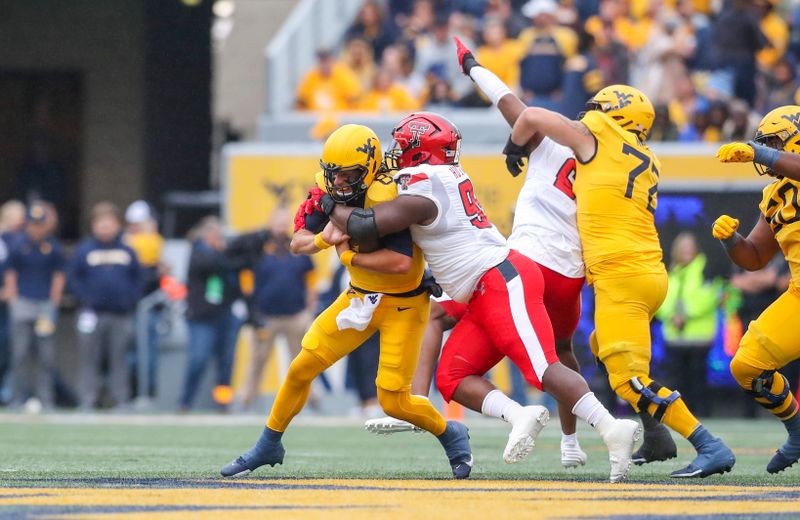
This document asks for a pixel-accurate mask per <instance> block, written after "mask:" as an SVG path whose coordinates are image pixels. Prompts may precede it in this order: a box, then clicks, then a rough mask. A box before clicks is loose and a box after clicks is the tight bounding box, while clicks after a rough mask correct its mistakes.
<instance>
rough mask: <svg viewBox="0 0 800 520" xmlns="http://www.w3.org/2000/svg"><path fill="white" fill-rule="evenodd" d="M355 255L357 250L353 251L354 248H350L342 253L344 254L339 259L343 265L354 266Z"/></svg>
mask: <svg viewBox="0 0 800 520" xmlns="http://www.w3.org/2000/svg"><path fill="white" fill-rule="evenodd" d="M355 256H356V252H355V251H353V250H352V249H348V250H347V251H345V252H344V253H342V256H340V257H339V261H340V262H341V263H342V265H346V266H347V267H353V257H355Z"/></svg>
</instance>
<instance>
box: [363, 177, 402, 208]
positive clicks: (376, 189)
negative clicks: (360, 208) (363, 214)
mask: <svg viewBox="0 0 800 520" xmlns="http://www.w3.org/2000/svg"><path fill="white" fill-rule="evenodd" d="M384 182H385V181H383V180H381V181H379V180H377V179H376V180H375V181H374V182H373V183H372V184H370V186H369V189H367V201H366V204H365V207H369V206H371V205H374V204H379V203H381V202H386V201H389V200H394V199H396V198H397V185H396V184H395V183H393V182H391V181H390V182H388V183H384Z"/></svg>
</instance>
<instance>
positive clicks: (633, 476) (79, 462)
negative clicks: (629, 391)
mask: <svg viewBox="0 0 800 520" xmlns="http://www.w3.org/2000/svg"><path fill="white" fill-rule="evenodd" d="M257 421H258V419H255V418H254V419H244V420H243V419H242V418H237V417H233V418H229V417H226V416H216V417H208V416H202V417H201V416H188V417H178V418H171V417H166V416H160V417H159V416H156V417H153V418H149V419H148V418H140V417H135V416H132V417H112V416H106V417H103V416H100V417H99V418H96V417H84V418H82V417H81V416H76V415H75V416H71V415H63V416H55V417H26V416H10V415H0V453H2V458H1V459H0V460H1V461H2V462H1V463H0V481H2V484H0V491H1V492H3V493H5V495H6V499H5V500H4V499H3V494H0V516H2V515H3V514H7V515H12V516H14V515H23V516H24V515H25V514H27V513H29V512H31V513H36V512H37V511H38V512H39V513H42V512H44V513H47V514H51V513H56V514H59V512H61V513H64V512H70V511H73V509H70V507H77V506H75V505H74V504H73V505H72V506H69V507H68V506H67V505H65V506H64V507H65V508H66V509H58V507H56V508H55V509H52V507H55V506H53V505H52V504H50V503H49V502H48V504H50V505H48V506H47V507H51V509H47V508H45V509H43V510H40V509H36V508H35V507H34V506H36V504H35V503H34V504H30V503H28V502H26V499H24V498H19V496H18V494H15V491H14V490H19V489H22V488H26V489H27V488H74V487H81V488H103V489H105V490H107V489H108V488H111V489H124V490H126V492H128V491H129V490H130V489H131V488H134V489H139V490H148V489H161V488H170V489H181V488H187V487H188V488H192V491H193V492H194V493H199V494H201V495H202V494H203V493H205V491H204V490H207V489H214V488H219V487H220V486H223V487H224V486H227V485H230V482H229V481H222V479H220V478H218V470H219V468H220V467H221V466H222V465H224V464H225V463H226V462H228V461H229V460H231V459H233V458H235V457H236V456H237V455H238V454H239V453H241V452H242V451H243V450H245V449H247V448H249V447H250V446H251V445H252V443H253V442H254V441H255V440H256V438H257V436H258V434H259V433H260V429H261V425H260V424H259V423H258V422H257ZM467 424H468V425H470V426H471V430H470V432H471V442H472V447H473V450H474V456H475V468H474V470H473V473H472V480H474V481H476V482H477V484H476V483H471V484H465V485H466V486H476V485H477V486H479V487H480V486H486V485H487V481H491V480H502V481H514V482H513V483H512V482H508V486H509V489H516V488H515V487H514V486H522V487H523V488H524V489H522V488H520V492H530V491H531V489H532V488H531V486H539V485H545V484H546V485H547V486H550V485H552V482H551V481H555V482H556V483H560V484H558V485H560V486H567V487H568V486H569V485H570V482H575V483H581V486H582V485H583V484H582V483H592V485H598V486H600V488H599V489H600V490H601V491H599V492H600V493H601V495H602V493H613V492H615V489H614V486H611V485H610V484H608V483H606V479H607V476H608V461H607V458H606V457H607V454H606V452H605V448H604V446H603V445H602V443H601V442H599V440H598V438H597V437H596V436H595V435H594V433H593V432H592V431H591V430H590V429H588V428H580V429H579V437H580V440H581V444H582V446H583V448H584V450H585V451H586V452H587V453H588V454H589V463H588V464H587V466H586V467H584V468H581V469H577V470H564V469H562V468H561V466H560V462H559V460H560V459H559V448H558V442H559V435H560V432H559V428H558V422H557V421H551V423H550V424H549V425H548V427H547V428H546V429H545V430H544V431H543V433H542V435H541V437H540V438H539V441H538V442H537V446H536V448H535V450H534V452H533V453H532V454H531V456H529V457H528V459H526V460H524V461H522V462H520V463H518V464H516V465H507V464H505V463H504V462H503V461H502V458H501V454H502V450H503V447H504V445H505V438H506V435H507V433H508V429H507V427H506V426H505V425H504V424H502V423H499V422H491V421H487V420H472V421H470V420H467ZM706 426H707V427H709V428H710V429H711V430H712V432H714V433H715V434H716V435H720V436H722V437H723V438H724V439H725V440H726V441H727V442H728V443H729V444H730V445H731V447H732V448H733V449H734V451H735V452H736V456H737V459H738V461H737V464H736V467H735V468H734V470H733V472H732V473H729V474H726V475H725V476H715V477H710V478H707V479H704V480H700V481H697V484H701V485H703V486H706V487H707V488H708V489H711V488H712V487H715V486H708V485H710V484H715V485H720V484H722V485H726V486H725V489H727V490H731V489H738V488H742V489H744V486H766V485H769V486H782V487H786V486H791V487H793V486H797V485H798V484H800V466H797V467H794V468H790V469H789V470H787V471H785V472H784V473H782V474H780V475H778V476H771V475H768V474H767V473H766V471H765V470H764V467H765V465H766V463H767V461H768V460H769V458H770V456H771V454H772V452H773V451H774V449H775V448H776V447H777V446H778V445H779V444H780V443H781V442H783V438H784V432H783V429H782V428H781V426H780V425H779V424H778V423H777V421H772V420H761V421H741V420H714V421H707V422H706ZM284 444H285V446H286V450H287V454H286V459H285V462H284V465H283V466H280V467H277V468H276V469H273V468H262V469H260V470H258V471H257V472H255V473H254V474H253V475H251V476H250V479H249V480H248V482H250V483H251V484H249V485H255V486H256V487H257V488H258V489H263V486H262V487H258V486H259V485H261V484H259V481H262V480H263V481H264V482H263V485H269V486H276V485H277V486H279V487H280V483H278V484H275V483H274V482H273V481H272V479H364V480H366V481H370V482H372V483H375V485H384V484H381V482H383V481H386V480H389V479H392V480H395V479H405V480H404V482H406V481H408V480H415V479H436V480H437V481H438V482H440V483H439V484H426V485H448V486H449V485H451V484H450V483H449V482H448V483H447V484H444V483H442V481H449V477H450V469H449V466H448V465H447V462H446V460H445V458H444V455H443V453H442V450H441V447H440V446H439V444H438V442H436V440H435V439H434V438H433V437H432V436H430V435H428V434H410V433H403V434H395V435H393V436H390V437H378V436H375V435H372V434H369V433H367V432H366V431H364V430H363V429H362V428H361V427H360V425H359V424H358V423H356V422H349V423H348V422H347V421H326V420H304V421H299V424H296V425H295V426H293V427H292V428H291V429H290V430H289V432H288V433H287V435H286V436H285V440H284ZM678 445H679V455H678V459H677V460H673V461H669V462H662V463H656V464H651V465H648V466H644V467H635V468H634V469H633V470H632V471H631V473H630V475H629V480H628V482H630V483H645V484H665V485H667V486H672V487H674V493H677V494H678V495H680V493H683V489H684V488H683V487H682V486H677V487H676V485H677V484H687V482H686V481H681V482H675V481H674V480H672V479H670V478H669V477H668V474H669V472H670V471H672V470H674V469H677V468H678V467H681V466H682V465H684V464H686V463H688V462H689V461H690V460H691V458H692V454H693V451H692V450H691V449H690V446H689V444H688V443H686V442H685V441H683V440H679V441H678ZM254 481H256V482H255V484H253V482H254ZM520 481H524V482H527V484H526V483H524V482H523V483H521V482H520ZM565 481H566V482H565ZM359 482H360V481H359ZM481 482H483V484H481ZM537 483H542V484H537ZM690 484H694V482H692V483H690ZM338 485H339V484H337V486H338ZM345 485H346V484H345ZM458 485H462V484H458ZM493 485H494V484H493ZM727 485H735V487H731V488H728V487H727ZM326 486H327V484H326ZM404 486H405V484H404ZM629 487H630V486H629ZM634 487H635V486H634ZM639 488H641V489H652V488H653V487H652V486H639ZM639 488H636V489H639ZM325 489H328V488H325ZM403 489H404V490H406V488H405V487H403ZM459 489H460V490H462V491H463V490H466V489H472V488H463V489H462V488H459ZM536 489H538V488H536ZM559 489H560V488H559ZM580 489H583V487H581V488H580ZM620 489H622V488H620ZM625 489H628V488H625ZM669 489H672V488H669ZM603 490H606V491H603ZM406 491H407V490H406ZM561 491H563V490H561ZM727 492H728V491H725V493H727ZM764 492H765V493H766V492H767V490H766V489H765V490H764ZM26 493H31V495H30V496H35V495H36V493H34V492H32V491H26ZM769 493H773V491H769ZM798 493H800V489H798ZM757 494H758V493H757ZM197 496H200V495H197ZM309 496H310V497H311V496H314V493H313V492H309ZM687 496H689V495H687ZM8 497H12V499H8ZM14 497H17V498H14ZM602 497H603V499H604V500H605V499H606V498H608V497H605V496H604V495H602ZM775 497H776V498H775V500H777V501H778V502H780V503H784V502H786V503H791V504H796V507H797V511H796V515H797V516H794V513H793V514H790V515H789V516H785V517H787V518H788V517H791V518H795V517H797V518H800V503H798V498H800V496H794V495H792V496H791V497H790V496H788V495H786V490H785V489H784V490H783V491H780V492H779V493H778V494H777V495H775ZM790 499H791V500H790ZM15 500H16V502H15ZM31 500H32V499H31ZM87 500H89V499H87ZM132 500H134V501H136V500H138V499H132ZM287 500H288V499H287ZM593 500H594V499H593ZM726 500H727V501H728V502H730V500H729V499H726ZM20 501H21V502H20ZM745 501H746V502H749V503H750V504H751V505H752V502H753V500H752V499H751V498H746V499H745ZM34 502H35V501H34ZM267 502H269V500H268V499H267ZM226 503H227V502H226ZM721 503H722V502H721ZM769 503H770V501H769V500H767V501H766V502H765V504H769ZM26 504H27V505H26ZM89 505H91V504H89ZM218 505H219V504H217V506H218ZM217 506H214V507H217ZM42 507H43V506H42ZM87 507H88V506H87ZM98 507H99V506H98ZM115 507H118V506H115ZM197 507H200V506H197ZM203 507H206V506H203ZM276 507H277V506H276ZM292 507H293V506H292ZM348 507H349V506H348ZM354 507H355V506H354ZM358 507H361V506H358ZM370 507H372V506H370ZM26 508H33V509H26ZM77 511H79V512H84V513H87V512H93V511H94V510H92V509H89V510H86V511H84V510H77ZM103 511H106V510H103V509H102V508H101V509H100V510H97V511H96V512H99V513H102V512H103ZM109 511H111V512H114V513H115V514H117V513H119V514H122V513H125V514H127V513H128V512H129V511H128V510H127V509H119V510H109ZM136 511H137V512H138V513H144V512H151V511H150V510H147V511H144V510H136ZM159 511H161V510H159ZM170 511H172V512H179V511H182V510H180V509H179V510H177V511H176V510H170ZM204 511H205V510H204ZM315 511H316V510H315ZM564 511H565V510H561V512H562V513H563V512H564ZM743 511H744V510H743ZM759 511H760V510H759ZM781 511H782V510H781ZM106 512H108V511H106ZM162 512H163V511H162ZM292 512H293V513H296V512H297V511H294V510H292ZM317 512H318V511H317ZM328 513H330V511H328ZM597 513H598V514H599V516H596V517H598V518H600V517H602V518H606V517H608V516H607V515H606V514H600V511H599V510H598V511H597ZM628 513H629V512H626V514H628ZM581 514H582V513H581ZM680 514H682V515H685V514H687V513H686V512H685V511H684V512H682V513H680ZM764 514H767V513H766V511H765V512H764ZM776 514H778V513H777V512H775V513H770V514H768V515H767V516H761V514H760V513H759V514H757V515H755V516H752V517H754V518H774V517H775V516H774V515H776ZM785 514H789V513H786V512H785V511H784V512H783V515H785ZM770 515H772V516H770ZM312 516H313V515H312ZM378 516H381V515H378ZM389 516H393V515H389ZM467 516H469V515H467ZM576 516H578V515H577V513H576ZM645 516H648V517H653V518H660V516H653V515H652V514H648V515H645ZM747 517H748V518H749V517H750V516H747ZM782 517H784V516H782ZM736 518H742V517H740V516H737V517H736Z"/></svg>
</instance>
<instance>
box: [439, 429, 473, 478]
mask: <svg viewBox="0 0 800 520" xmlns="http://www.w3.org/2000/svg"><path fill="white" fill-rule="evenodd" d="M468 431H469V430H468V429H467V427H466V426H464V425H463V424H461V423H460V422H458V421H447V428H446V429H445V431H444V433H442V434H441V435H439V437H437V438H438V439H439V442H440V443H442V447H443V448H444V451H445V454H446V455H447V460H449V461H450V468H451V469H452V470H453V477H455V478H457V479H464V478H467V477H469V474H470V472H471V471H472V449H471V448H470V446H469V433H467V432H468Z"/></svg>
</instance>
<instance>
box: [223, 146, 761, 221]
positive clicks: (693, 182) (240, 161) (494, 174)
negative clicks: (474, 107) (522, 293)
mask: <svg viewBox="0 0 800 520" xmlns="http://www.w3.org/2000/svg"><path fill="white" fill-rule="evenodd" d="M270 148H274V147H270ZM659 158H660V159H661V162H662V168H661V171H662V173H661V181H660V183H661V186H662V189H664V188H667V189H669V188H673V189H674V188H679V189H691V188H692V187H697V188H698V189H709V188H711V189H719V190H724V189H726V188H729V187H731V186H732V185H737V186H743V187H749V188H752V189H754V190H758V189H760V187H759V186H763V185H764V184H766V181H764V180H763V179H760V178H759V177H758V176H757V175H756V173H755V171H754V170H753V167H752V165H751V164H721V163H720V162H719V161H717V160H716V159H715V158H714V156H713V155H712V154H708V155H679V154H674V153H669V151H666V150H665V153H663V154H659ZM461 164H462V165H463V167H464V170H466V172H467V173H468V174H469V176H470V178H471V179H472V182H473V184H474V185H475V191H476V193H477V195H478V199H479V200H480V202H481V204H482V205H483V208H484V210H485V211H486V213H487V214H488V215H489V219H490V220H491V221H492V222H493V223H494V224H495V225H496V226H497V227H498V228H499V229H500V231H501V232H502V233H503V234H505V235H508V234H509V233H510V232H511V222H512V219H513V211H514V205H515V203H516V200H517V194H518V193H519V190H520V188H521V186H522V182H523V178H522V177H521V176H520V177H517V178H513V177H511V175H509V173H508V172H507V171H506V166H505V163H504V161H503V156H502V155H500V154H499V153H498V154H495V155H488V154H482V155H466V156H463V157H462V160H461ZM318 170H319V158H318V157H317V156H316V155H312V154H311V153H308V154H303V155H289V154H280V153H274V152H273V153H272V154H269V153H266V152H262V153H258V152H254V153H229V154H228V161H227V165H226V173H227V174H226V176H225V180H224V185H225V191H226V193H225V197H224V206H225V207H224V210H225V218H226V221H227V223H228V225H229V226H230V227H231V229H233V230H235V231H246V230H250V229H254V228H258V227H261V226H264V224H265V223H266V222H267V220H268V219H269V215H270V213H271V212H272V210H273V209H275V207H276V206H277V204H278V201H279V200H280V199H281V198H283V199H285V201H286V202H287V203H288V204H289V207H290V208H292V209H295V208H296V207H297V205H298V204H299V203H300V201H301V199H302V198H303V197H305V195H306V193H307V191H308V189H309V188H310V187H311V186H312V185H313V183H314V173H316V172H317V171H318Z"/></svg>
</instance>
